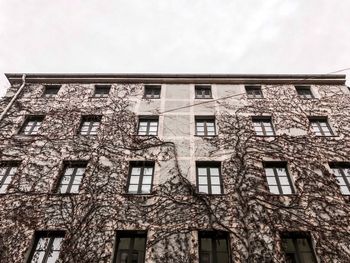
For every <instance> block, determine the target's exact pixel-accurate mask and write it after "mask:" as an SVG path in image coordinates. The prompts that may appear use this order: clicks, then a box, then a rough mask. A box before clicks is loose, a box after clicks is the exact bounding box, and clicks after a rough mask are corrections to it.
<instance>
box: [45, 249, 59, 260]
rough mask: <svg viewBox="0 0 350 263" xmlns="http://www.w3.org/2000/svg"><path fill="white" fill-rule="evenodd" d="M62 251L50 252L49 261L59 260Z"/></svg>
mask: <svg viewBox="0 0 350 263" xmlns="http://www.w3.org/2000/svg"><path fill="white" fill-rule="evenodd" d="M59 254H60V252H59V251H52V252H51V253H50V254H49V257H48V258H47V263H56V262H57V260H58V256H59Z"/></svg>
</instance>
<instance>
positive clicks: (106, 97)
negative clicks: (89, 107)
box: [88, 96, 109, 99]
mask: <svg viewBox="0 0 350 263" xmlns="http://www.w3.org/2000/svg"><path fill="white" fill-rule="evenodd" d="M88 98H89V99H108V98H109V96H105V97H94V96H90V97H88Z"/></svg>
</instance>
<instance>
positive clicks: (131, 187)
mask: <svg viewBox="0 0 350 263" xmlns="http://www.w3.org/2000/svg"><path fill="white" fill-rule="evenodd" d="M153 174H154V162H130V176H129V184H128V193H129V194H150V193H151V190H152V183H153Z"/></svg>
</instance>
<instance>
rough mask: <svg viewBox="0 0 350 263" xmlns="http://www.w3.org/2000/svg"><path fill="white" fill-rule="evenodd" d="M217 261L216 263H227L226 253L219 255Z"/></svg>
mask: <svg viewBox="0 0 350 263" xmlns="http://www.w3.org/2000/svg"><path fill="white" fill-rule="evenodd" d="M217 259H218V261H217V262H220V263H229V260H228V253H219V254H218V255H217Z"/></svg>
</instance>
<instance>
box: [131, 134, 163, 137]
mask: <svg viewBox="0 0 350 263" xmlns="http://www.w3.org/2000/svg"><path fill="white" fill-rule="evenodd" d="M132 136H135V137H138V136H139V137H158V134H157V135H140V134H132Z"/></svg>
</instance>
